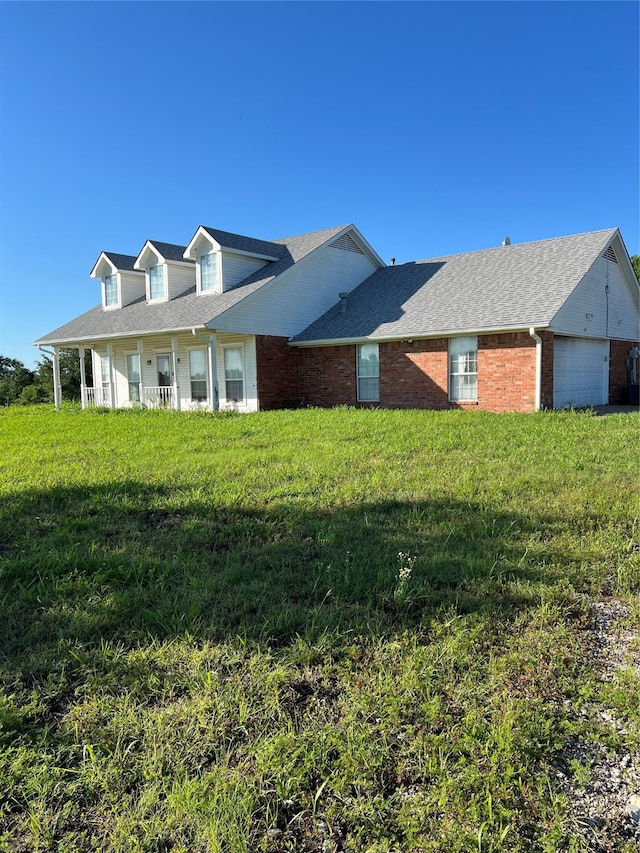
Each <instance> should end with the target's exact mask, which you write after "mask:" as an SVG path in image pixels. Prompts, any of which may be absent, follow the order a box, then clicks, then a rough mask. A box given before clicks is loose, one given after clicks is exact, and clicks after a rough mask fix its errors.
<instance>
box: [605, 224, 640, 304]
mask: <svg viewBox="0 0 640 853" xmlns="http://www.w3.org/2000/svg"><path fill="white" fill-rule="evenodd" d="M610 242H611V243H616V242H618V244H619V246H620V251H619V252H617V253H616V254H617V257H618V260H619V261H622V263H621V264H620V266H621V267H622V276H623V278H624V279H625V281H626V282H627V286H628V287H629V290H630V291H631V296H632V298H633V301H634V302H635V303H636V305H637V306H638V307H640V282H638V279H637V278H636V272H635V270H634V268H633V264H632V263H631V258H630V256H629V251H628V250H627V247H626V246H625V242H624V239H623V237H622V234H621V233H620V229H618V228H616V233H615V234H614V236H613V237H612V239H611V241H610Z"/></svg>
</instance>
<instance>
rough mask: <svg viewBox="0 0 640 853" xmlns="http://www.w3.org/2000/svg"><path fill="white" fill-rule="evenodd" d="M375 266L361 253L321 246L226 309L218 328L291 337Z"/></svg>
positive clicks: (356, 283)
mask: <svg viewBox="0 0 640 853" xmlns="http://www.w3.org/2000/svg"><path fill="white" fill-rule="evenodd" d="M375 269H376V267H375V266H374V264H373V263H372V262H371V261H370V260H369V259H368V258H367V257H366V256H365V255H359V254H356V253H355V252H345V251H341V250H340V249H332V248H330V247H328V246H325V247H323V248H321V249H319V250H318V252H316V254H314V255H311V256H310V257H308V258H306V259H304V260H302V261H300V262H299V263H298V264H297V265H296V266H295V267H292V268H291V270H290V271H288V272H287V273H286V274H285V275H283V276H282V278H281V279H277V280H276V281H275V282H274V283H273V284H272V285H267V286H266V287H265V288H264V289H263V290H261V291H260V292H259V293H257V294H256V295H255V296H254V297H253V298H251V299H250V300H248V303H247V304H243V305H240V306H239V307H238V308H237V309H235V310H234V311H233V312H230V313H229V315H228V317H226V318H223V319H222V321H221V325H220V326H218V328H219V329H220V330H225V331H236V330H237V331H243V332H251V333H253V334H261V335H274V336H284V337H292V336H293V335H296V334H298V332H301V331H302V330H303V329H305V328H306V327H307V326H308V325H309V324H310V323H311V322H312V321H313V320H315V319H316V318H317V317H319V316H320V315H321V314H323V313H324V312H325V311H327V310H328V309H329V308H330V307H331V306H332V305H334V304H335V303H336V302H337V301H338V294H339V293H341V292H342V291H349V290H353V288H354V287H356V285H358V284H360V282H361V281H364V279H365V278H367V277H368V276H370V275H371V273H372V272H374V270H375Z"/></svg>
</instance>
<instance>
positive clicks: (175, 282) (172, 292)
mask: <svg viewBox="0 0 640 853" xmlns="http://www.w3.org/2000/svg"><path fill="white" fill-rule="evenodd" d="M166 268H167V276H168V280H169V299H175V297H176V296H179V295H180V294H181V293H184V292H185V290H188V289H189V288H190V287H195V286H196V265H195V264H189V266H187V265H186V264H172V263H170V262H169V263H167V267H166Z"/></svg>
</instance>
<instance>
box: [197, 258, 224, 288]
mask: <svg viewBox="0 0 640 853" xmlns="http://www.w3.org/2000/svg"><path fill="white" fill-rule="evenodd" d="M198 267H199V271H200V292H201V293H218V292H219V291H220V286H219V284H218V256H217V255H216V254H214V253H213V252H208V253H206V254H204V253H203V254H201V255H199V256H198Z"/></svg>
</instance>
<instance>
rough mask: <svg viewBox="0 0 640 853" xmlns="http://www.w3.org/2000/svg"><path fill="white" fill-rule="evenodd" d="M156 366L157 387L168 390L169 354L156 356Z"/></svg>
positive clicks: (169, 376) (169, 374) (169, 377)
mask: <svg viewBox="0 0 640 853" xmlns="http://www.w3.org/2000/svg"><path fill="white" fill-rule="evenodd" d="M156 364H157V366H158V387H159V388H168V387H169V386H170V385H171V354H170V353H166V352H165V353H162V354H161V355H158V356H156Z"/></svg>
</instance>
